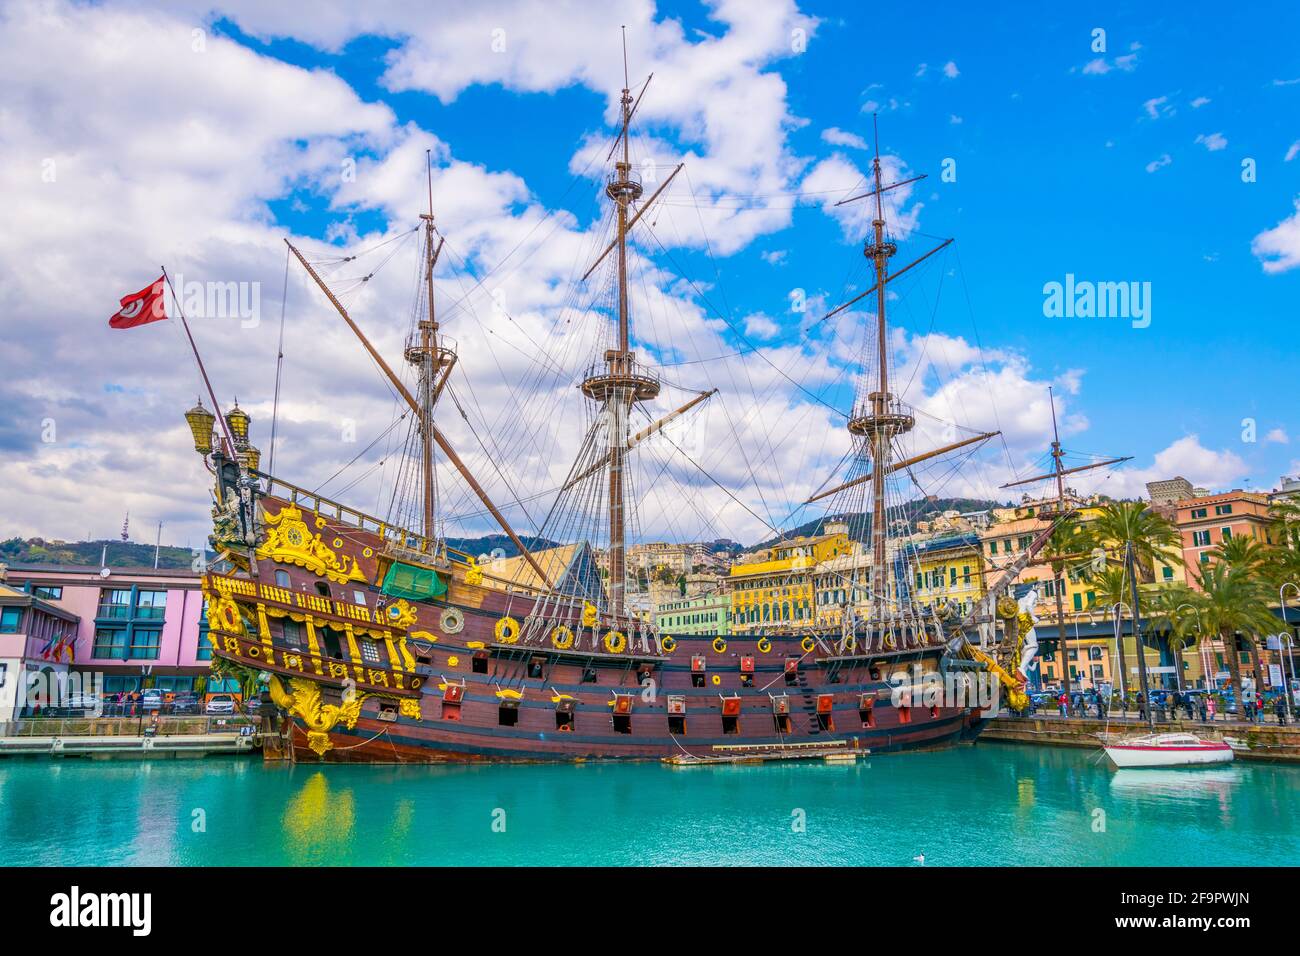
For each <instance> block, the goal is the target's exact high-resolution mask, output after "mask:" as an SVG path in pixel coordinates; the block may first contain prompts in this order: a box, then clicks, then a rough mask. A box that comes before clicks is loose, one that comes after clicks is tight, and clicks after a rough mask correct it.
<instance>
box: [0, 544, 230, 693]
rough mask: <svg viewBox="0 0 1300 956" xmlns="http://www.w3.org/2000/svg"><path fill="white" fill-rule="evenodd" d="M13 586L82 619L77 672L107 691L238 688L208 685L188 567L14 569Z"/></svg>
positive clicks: (199, 610)
mask: <svg viewBox="0 0 1300 956" xmlns="http://www.w3.org/2000/svg"><path fill="white" fill-rule="evenodd" d="M8 585H9V587H10V588H15V589H17V590H20V591H23V592H25V593H27V594H30V595H32V596H35V597H38V598H39V599H40V600H41V601H43V602H45V603H46V604H48V605H51V606H52V607H54V608H57V609H59V610H60V611H61V612H63V613H65V614H67V615H69V616H71V617H73V618H75V619H76V634H75V641H74V643H73V645H72V655H73V656H72V662H71V667H72V669H73V670H75V671H86V672H99V673H102V674H103V675H104V680H103V692H104V693H106V694H116V693H119V692H121V693H130V692H132V691H138V690H144V689H146V688H150V687H154V688H158V689H160V690H163V691H172V692H201V691H205V692H209V693H210V692H212V691H214V690H217V689H228V690H233V689H234V688H226V687H224V686H223V685H216V684H215V683H214V682H213V681H209V679H208V678H209V676H210V675H209V670H208V667H209V661H210V659H211V648H210V647H209V645H208V641H207V620H206V618H205V616H204V614H203V593H202V590H201V586H200V577H199V575H198V574H197V573H195V572H192V571H189V570H175V569H160V570H152V569H135V568H132V569H118V568H109V569H107V573H105V569H101V568H96V567H75V566H67V565H14V566H11V567H10V568H9V570H8Z"/></svg>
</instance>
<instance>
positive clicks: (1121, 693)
mask: <svg viewBox="0 0 1300 956" xmlns="http://www.w3.org/2000/svg"><path fill="white" fill-rule="evenodd" d="M1120 608H1125V609H1126V610H1127V611H1128V612H1129V613H1130V614H1132V613H1133V608H1131V607H1129V606H1128V605H1127V604H1126V603H1124V602H1123V601H1116V602H1115V603H1114V604H1112V605H1111V609H1112V610H1113V611H1114V612H1115V659H1116V660H1117V661H1119V662H1120V666H1119V697H1120V700H1127V699H1128V691H1127V690H1125V687H1124V665H1123V660H1124V655H1123V653H1122V652H1121V650H1120V646H1119V642H1120V641H1122V640H1123V638H1122V637H1121V636H1120V631H1121V630H1123V628H1122V627H1121V626H1120V624H1121V620H1122V619H1121V618H1120V614H1119V609H1120ZM1137 652H1138V653H1139V654H1141V653H1142V648H1140V647H1139V648H1138V649H1137Z"/></svg>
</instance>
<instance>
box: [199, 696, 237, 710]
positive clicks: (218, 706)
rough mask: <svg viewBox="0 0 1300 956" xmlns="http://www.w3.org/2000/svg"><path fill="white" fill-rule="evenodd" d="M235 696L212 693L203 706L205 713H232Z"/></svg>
mask: <svg viewBox="0 0 1300 956" xmlns="http://www.w3.org/2000/svg"><path fill="white" fill-rule="evenodd" d="M234 712H235V698H234V697H233V696H232V695H230V694H213V695H212V696H211V697H209V698H208V704H207V706H206V707H205V708H204V713H207V714H223V715H224V714H234Z"/></svg>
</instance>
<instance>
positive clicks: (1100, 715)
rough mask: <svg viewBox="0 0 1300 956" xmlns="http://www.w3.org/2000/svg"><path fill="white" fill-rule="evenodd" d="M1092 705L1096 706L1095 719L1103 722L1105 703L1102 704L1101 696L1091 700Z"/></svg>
mask: <svg viewBox="0 0 1300 956" xmlns="http://www.w3.org/2000/svg"><path fill="white" fill-rule="evenodd" d="M1093 703H1094V704H1096V705H1097V719H1098V720H1105V719H1106V705H1105V702H1104V698H1103V697H1102V696H1101V694H1097V695H1096V696H1095V697H1094V698H1093Z"/></svg>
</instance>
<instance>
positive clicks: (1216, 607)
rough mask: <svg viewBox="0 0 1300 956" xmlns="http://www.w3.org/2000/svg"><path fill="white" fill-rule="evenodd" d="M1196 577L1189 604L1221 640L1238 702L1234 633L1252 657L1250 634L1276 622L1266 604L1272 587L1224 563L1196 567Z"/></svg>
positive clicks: (1238, 666) (1238, 662)
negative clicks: (1197, 589) (1196, 592)
mask: <svg viewBox="0 0 1300 956" xmlns="http://www.w3.org/2000/svg"><path fill="white" fill-rule="evenodd" d="M1196 577H1197V583H1198V584H1199V585H1200V587H1201V593H1200V594H1199V595H1197V596H1196V598H1195V600H1194V601H1193V602H1192V603H1193V604H1194V605H1195V606H1196V607H1197V608H1198V609H1199V610H1200V612H1201V620H1202V621H1203V622H1204V624H1205V628H1206V630H1207V631H1209V632H1211V633H1214V634H1218V635H1219V637H1220V638H1221V639H1222V640H1223V646H1224V648H1225V656H1226V657H1227V659H1228V661H1227V663H1228V674H1229V675H1230V676H1229V680H1230V681H1231V683H1232V684H1234V685H1235V687H1236V693H1237V700H1238V702H1240V701H1241V656H1240V654H1239V652H1238V651H1237V640H1236V635H1237V634H1239V633H1240V634H1241V635H1242V636H1243V637H1244V638H1245V640H1246V643H1247V645H1248V647H1250V649H1251V650H1252V656H1253V654H1254V645H1255V637H1254V635H1255V634H1266V633H1268V632H1269V631H1271V630H1272V629H1273V628H1274V626H1276V624H1277V618H1275V617H1274V616H1273V612H1272V611H1270V610H1269V607H1268V603H1269V599H1270V597H1271V596H1272V589H1271V588H1270V587H1269V586H1268V585H1267V584H1265V583H1264V582H1263V581H1262V580H1260V579H1259V578H1258V577H1256V576H1253V575H1251V574H1250V572H1249V571H1246V570H1244V569H1242V568H1235V567H1233V566H1232V565H1230V564H1228V563H1226V562H1215V563H1212V564H1203V565H1201V566H1200V567H1198V568H1197V569H1196ZM1257 676H1258V674H1257Z"/></svg>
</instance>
